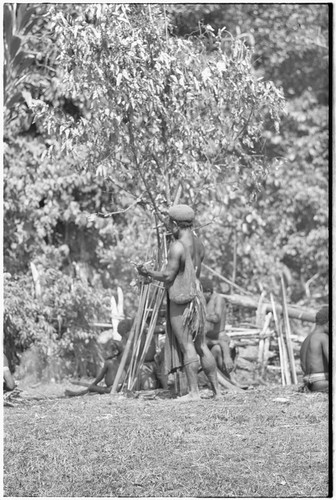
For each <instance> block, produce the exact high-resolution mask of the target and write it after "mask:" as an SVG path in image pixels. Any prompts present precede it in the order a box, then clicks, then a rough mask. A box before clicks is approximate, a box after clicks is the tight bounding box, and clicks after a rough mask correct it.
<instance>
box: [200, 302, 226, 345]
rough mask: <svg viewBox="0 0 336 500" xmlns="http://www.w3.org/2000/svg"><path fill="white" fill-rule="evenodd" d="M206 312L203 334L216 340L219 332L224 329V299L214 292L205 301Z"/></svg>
mask: <svg viewBox="0 0 336 500" xmlns="http://www.w3.org/2000/svg"><path fill="white" fill-rule="evenodd" d="M206 313H207V322H206V327H205V334H206V336H207V337H208V338H209V339H213V340H218V338H219V333H220V332H223V331H224V330H225V319H226V307H225V302H224V299H223V298H222V297H220V296H219V295H218V294H217V293H215V292H214V293H212V295H211V297H210V300H209V302H208V303H207V308H206Z"/></svg>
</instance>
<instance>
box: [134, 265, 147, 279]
mask: <svg viewBox="0 0 336 500" xmlns="http://www.w3.org/2000/svg"><path fill="white" fill-rule="evenodd" d="M136 268H137V271H138V273H139V274H140V275H141V276H145V277H147V276H149V271H148V269H147V267H146V266H145V264H139V265H137V266H136Z"/></svg>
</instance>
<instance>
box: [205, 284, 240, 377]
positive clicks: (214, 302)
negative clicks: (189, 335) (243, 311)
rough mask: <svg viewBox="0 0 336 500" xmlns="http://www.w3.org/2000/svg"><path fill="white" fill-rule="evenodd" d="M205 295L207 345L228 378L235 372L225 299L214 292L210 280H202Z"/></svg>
mask: <svg viewBox="0 0 336 500" xmlns="http://www.w3.org/2000/svg"><path fill="white" fill-rule="evenodd" d="M201 284H202V289H203V295H204V298H205V302H206V324H205V337H206V343H207V346H208V347H209V349H210V351H211V354H212V355H213V357H214V358H215V360H216V365H217V367H218V369H219V370H220V371H221V372H222V373H223V375H225V376H226V377H227V378H230V372H232V370H233V361H232V357H231V350H230V337H229V336H228V335H227V334H226V333H225V321H226V305H225V301H224V298H223V297H221V296H220V295H218V294H217V293H216V292H214V289H213V283H212V281H211V279H209V278H201Z"/></svg>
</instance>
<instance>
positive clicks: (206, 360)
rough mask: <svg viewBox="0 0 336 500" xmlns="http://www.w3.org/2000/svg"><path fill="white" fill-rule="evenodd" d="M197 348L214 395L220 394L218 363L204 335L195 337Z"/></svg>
mask: <svg viewBox="0 0 336 500" xmlns="http://www.w3.org/2000/svg"><path fill="white" fill-rule="evenodd" d="M195 349H196V352H197V354H198V355H199V356H200V358H201V365H202V368H203V371H204V373H205V375H206V376H207V377H208V379H209V382H210V385H211V389H212V390H213V393H214V396H215V397H217V396H219V394H220V392H219V385H218V379H217V365H216V361H215V358H214V356H213V355H212V354H211V352H210V349H209V348H208V346H207V345H206V342H205V338H204V336H203V335H199V336H198V337H196V339H195Z"/></svg>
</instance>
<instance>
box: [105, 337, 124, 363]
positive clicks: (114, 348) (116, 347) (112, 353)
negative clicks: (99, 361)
mask: <svg viewBox="0 0 336 500" xmlns="http://www.w3.org/2000/svg"><path fill="white" fill-rule="evenodd" d="M121 353H122V345H121V342H119V341H118V340H110V341H109V342H108V343H107V344H106V346H105V352H104V358H105V359H112V358H116V357H117V356H119V354H121Z"/></svg>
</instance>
